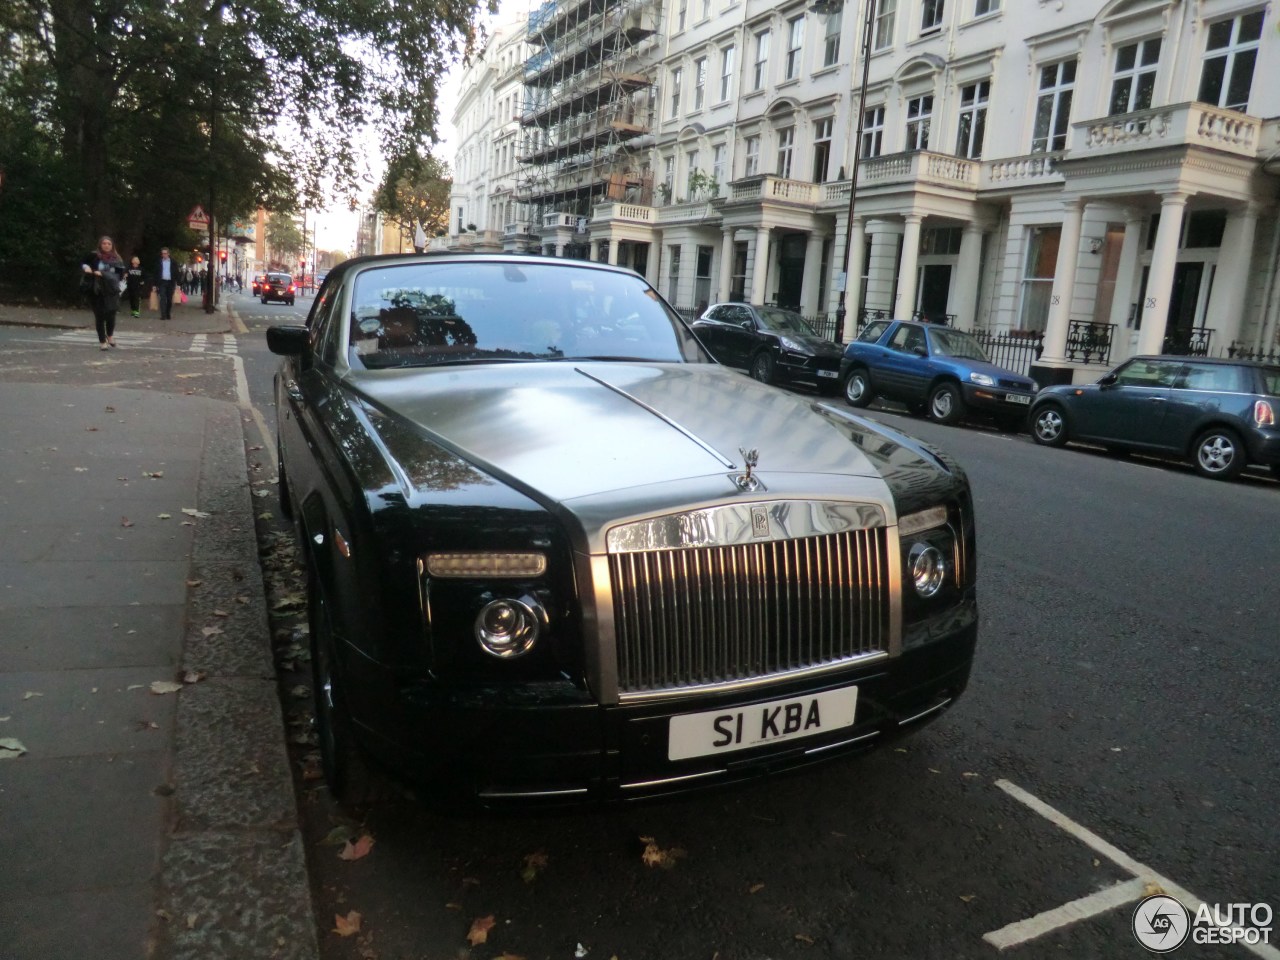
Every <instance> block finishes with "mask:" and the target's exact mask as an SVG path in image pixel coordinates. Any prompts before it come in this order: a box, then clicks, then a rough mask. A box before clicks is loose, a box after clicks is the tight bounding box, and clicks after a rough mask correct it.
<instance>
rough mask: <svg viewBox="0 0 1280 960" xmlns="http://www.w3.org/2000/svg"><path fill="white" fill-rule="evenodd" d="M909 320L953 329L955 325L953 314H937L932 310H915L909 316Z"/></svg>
mask: <svg viewBox="0 0 1280 960" xmlns="http://www.w3.org/2000/svg"><path fill="white" fill-rule="evenodd" d="M911 319H912V320H915V321H917V322H919V323H936V324H938V326H941V327H954V326H955V325H956V315H955V314H954V313H938V312H936V311H933V310H928V311H925V310H917V311H915V312H914V313H912V314H911Z"/></svg>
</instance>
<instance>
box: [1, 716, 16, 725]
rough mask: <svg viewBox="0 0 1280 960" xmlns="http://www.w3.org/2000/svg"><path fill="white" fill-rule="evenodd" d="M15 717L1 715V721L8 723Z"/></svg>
mask: <svg viewBox="0 0 1280 960" xmlns="http://www.w3.org/2000/svg"><path fill="white" fill-rule="evenodd" d="M12 719H13V717H11V716H10V717H0V723H8V722H9V721H10V720H12Z"/></svg>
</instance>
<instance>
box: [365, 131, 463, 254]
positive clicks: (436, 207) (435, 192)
mask: <svg viewBox="0 0 1280 960" xmlns="http://www.w3.org/2000/svg"><path fill="white" fill-rule="evenodd" d="M452 189H453V179H452V177H450V175H449V166H448V164H446V163H444V162H443V161H441V160H439V159H438V158H436V157H435V156H433V155H432V154H430V153H419V152H416V151H415V152H413V153H410V154H406V155H404V156H401V157H397V158H396V159H395V160H393V161H392V162H391V163H390V164H388V166H387V172H386V175H385V176H383V178H382V183H381V184H379V185H378V190H377V192H376V193H375V194H374V197H373V207H374V209H375V210H377V211H378V212H379V213H382V214H383V215H384V216H386V217H387V218H388V219H390V220H393V221H395V222H396V223H398V224H399V225H400V232H401V235H402V236H403V237H404V239H405V241H406V242H409V243H412V242H413V237H414V230H415V228H416V227H417V226H418V225H421V226H422V229H423V232H424V233H425V234H426V235H427V236H428V237H434V236H436V235H437V233H439V232H440V231H442V230H447V229H448V227H449V194H450V191H451V190H452Z"/></svg>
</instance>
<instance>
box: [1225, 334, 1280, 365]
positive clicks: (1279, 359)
mask: <svg viewBox="0 0 1280 960" xmlns="http://www.w3.org/2000/svg"><path fill="white" fill-rule="evenodd" d="M1227 356H1228V357H1230V358H1231V359H1232V360H1257V361H1258V362H1259V363H1280V350H1275V349H1273V350H1271V351H1269V352H1265V353H1264V352H1263V351H1261V350H1254V349H1253V348H1252V347H1248V346H1246V345H1245V344H1243V343H1240V342H1238V341H1235V340H1233V341H1231V346H1229V347H1227Z"/></svg>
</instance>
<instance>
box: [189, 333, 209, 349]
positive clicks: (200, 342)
mask: <svg viewBox="0 0 1280 960" xmlns="http://www.w3.org/2000/svg"><path fill="white" fill-rule="evenodd" d="M208 348H209V338H208V336H207V335H205V334H203V333H197V334H196V335H195V336H194V337H192V338H191V346H189V347H188V348H187V349H188V350H189V351H190V352H191V353H204V352H205V350H207V349H208Z"/></svg>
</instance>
